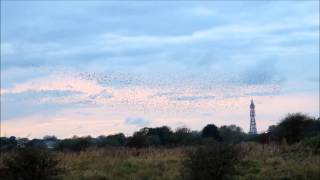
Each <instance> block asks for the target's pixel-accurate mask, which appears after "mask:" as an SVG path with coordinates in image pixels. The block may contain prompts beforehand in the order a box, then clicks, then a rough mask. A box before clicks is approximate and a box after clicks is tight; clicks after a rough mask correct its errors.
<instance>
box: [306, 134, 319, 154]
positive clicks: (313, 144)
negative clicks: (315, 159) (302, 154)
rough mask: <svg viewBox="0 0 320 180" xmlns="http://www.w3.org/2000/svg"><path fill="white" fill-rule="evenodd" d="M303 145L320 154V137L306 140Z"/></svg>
mask: <svg viewBox="0 0 320 180" xmlns="http://www.w3.org/2000/svg"><path fill="white" fill-rule="evenodd" d="M302 143H303V145H305V146H307V147H310V148H312V149H314V151H315V152H318V153H320V135H318V136H314V137H310V138H306V139H304V140H303V142H302Z"/></svg>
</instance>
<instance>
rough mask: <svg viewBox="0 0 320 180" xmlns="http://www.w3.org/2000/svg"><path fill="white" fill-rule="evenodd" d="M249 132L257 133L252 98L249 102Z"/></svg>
mask: <svg viewBox="0 0 320 180" xmlns="http://www.w3.org/2000/svg"><path fill="white" fill-rule="evenodd" d="M249 134H257V128H256V113H255V110H254V103H253V100H252V99H251V104H250V130H249Z"/></svg>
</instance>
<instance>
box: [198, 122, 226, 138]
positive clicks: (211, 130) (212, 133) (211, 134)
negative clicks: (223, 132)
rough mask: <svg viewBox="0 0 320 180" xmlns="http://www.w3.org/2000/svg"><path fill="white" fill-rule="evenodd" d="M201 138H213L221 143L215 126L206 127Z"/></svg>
mask: <svg viewBox="0 0 320 180" xmlns="http://www.w3.org/2000/svg"><path fill="white" fill-rule="evenodd" d="M201 136H202V137H203V138H213V139H215V140H217V141H221V136H220V134H219V130H218V128H217V126H215V125H214V124H208V125H207V126H205V127H204V128H203V130H202V134H201Z"/></svg>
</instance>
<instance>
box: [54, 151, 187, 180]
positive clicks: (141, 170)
mask: <svg viewBox="0 0 320 180" xmlns="http://www.w3.org/2000/svg"><path fill="white" fill-rule="evenodd" d="M183 151H184V150H183V149H180V148H179V149H159V148H157V149H153V148H148V149H127V148H123V149H122V148H120V149H108V150H88V151H84V152H80V153H59V157H60V159H61V162H62V163H61V166H62V167H63V168H64V169H65V172H66V174H65V175H64V177H63V179H95V180H98V179H110V180H111V179H112V180H122V179H123V180H125V179H126V180H127V179H130V180H143V179H150V180H152V179H154V180H157V179H168V180H170V179H172V180H174V179H178V178H179V177H180V168H181V160H182V157H183V155H182V154H183Z"/></svg>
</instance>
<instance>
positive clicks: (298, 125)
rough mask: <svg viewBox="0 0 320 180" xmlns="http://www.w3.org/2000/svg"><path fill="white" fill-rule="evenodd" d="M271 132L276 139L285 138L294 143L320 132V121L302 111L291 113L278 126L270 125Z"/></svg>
mask: <svg viewBox="0 0 320 180" xmlns="http://www.w3.org/2000/svg"><path fill="white" fill-rule="evenodd" d="M269 133H270V134H271V136H270V137H271V139H272V140H274V141H278V142H281V141H282V140H283V139H285V140H286V141H287V142H288V143H289V144H292V143H295V142H298V141H300V140H302V139H304V138H306V137H312V136H316V135H317V134H320V121H318V120H315V119H313V118H311V117H309V116H307V115H304V114H300V113H295V114H289V115H288V116H287V117H285V118H284V119H283V120H282V121H281V122H280V123H279V124H278V125H277V126H272V127H270V128H269Z"/></svg>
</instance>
